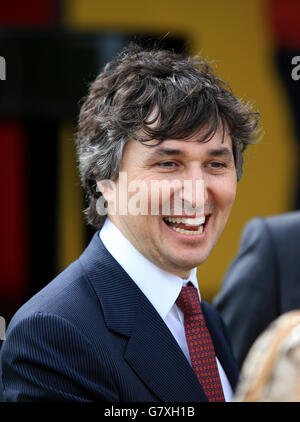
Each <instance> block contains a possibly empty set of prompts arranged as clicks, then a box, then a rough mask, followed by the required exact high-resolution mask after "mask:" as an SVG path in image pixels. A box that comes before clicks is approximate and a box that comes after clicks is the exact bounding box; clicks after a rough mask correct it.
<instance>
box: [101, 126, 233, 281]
mask: <svg viewBox="0 0 300 422" xmlns="http://www.w3.org/2000/svg"><path fill="white" fill-rule="evenodd" d="M200 137H201V132H200V133H199V134H198V135H197V136H193V137H192V138H190V139H186V140H172V139H169V140H165V141H163V142H162V143H161V144H160V145H158V146H152V147H146V146H145V145H143V144H141V143H140V142H137V141H130V142H128V143H127V144H126V146H125V149H124V153H123V159H122V163H121V169H120V172H122V174H126V177H127V183H128V185H130V183H132V182H133V181H137V180H138V181H139V182H137V183H136V185H135V186H136V188H135V189H136V190H135V192H128V204H129V203H130V200H131V199H133V196H134V195H137V192H138V189H139V186H140V190H139V203H140V204H141V203H143V204H145V203H147V204H148V206H149V208H148V212H147V215H141V214H139V215H132V209H131V210H129V211H130V212H126V213H124V206H123V205H122V206H123V212H122V213H120V212H118V209H119V205H120V204H119V202H120V196H119V195H117V196H115V200H113V199H112V196H111V194H110V193H109V192H106V191H104V192H103V193H104V197H105V199H107V201H108V203H109V205H111V203H112V202H114V201H115V204H114V206H115V209H116V213H115V215H113V214H114V213H113V214H110V213H109V217H110V219H111V220H112V222H113V223H114V224H115V225H116V226H117V227H118V228H119V230H120V231H121V232H122V233H123V234H124V235H125V236H126V237H127V239H128V240H129V241H130V242H131V243H132V244H133V245H134V246H135V248H136V249H137V250H138V251H139V252H141V253H142V254H143V255H144V256H145V257H146V258H147V259H149V260H150V261H152V262H153V263H154V264H155V265H157V266H158V267H160V268H162V269H163V270H165V271H168V272H170V273H172V274H176V275H178V276H180V277H183V278H187V277H188V275H189V273H190V270H191V269H192V268H194V267H196V266H198V265H199V264H201V263H202V262H203V261H204V260H205V259H206V258H207V257H208V255H209V254H210V252H211V250H212V249H213V247H214V246H215V244H216V242H217V240H218V238H219V236H220V235H221V233H222V231H223V229H224V227H225V224H226V222H227V219H228V217H229V214H230V210H231V207H232V204H233V202H234V199H235V195H236V185H237V180H236V179H237V176H236V169H235V164H234V157H233V151H232V142H231V139H230V137H229V136H228V135H226V136H225V138H224V141H223V142H222V131H221V130H219V131H218V132H217V133H216V134H215V136H214V137H213V138H212V139H211V140H210V141H208V142H198V141H197V140H198V139H200ZM153 143H155V142H153ZM120 181H121V177H120V176H119V177H118V179H117V180H116V181H115V182H116V188H117V190H118V189H119V187H120ZM187 181H189V182H187ZM197 181H198V182H197ZM173 182H176V183H175V188H172V189H169V191H168V189H167V191H163V190H162V189H160V188H159V187H160V186H161V185H162V184H163V183H166V184H167V186H168V185H170V184H172V183H173ZM196 182H197V183H196ZM98 185H99V186H100V184H99V182H98ZM184 186H189V189H184V188H183V187H184ZM153 187H154V189H153ZM199 187H200V189H199ZM201 187H202V188H201ZM121 189H123V193H124V187H121ZM155 189H156V190H155ZM100 190H102V191H103V189H101V187H100ZM157 190H159V194H158V192H157ZM162 192H164V194H162ZM165 192H167V197H166V195H165ZM155 201H156V202H158V204H155V205H156V208H155V209H156V210H158V213H157V212H154V215H153V207H152V208H151V204H152V205H153V202H155ZM166 203H169V210H168V211H167V213H166V209H168V206H166ZM178 203H180V205H182V206H181V207H179V209H181V210H179V212H178ZM131 205H132V203H131ZM167 205H168V204H167ZM150 208H151V209H150ZM191 209H193V210H194V211H193V213H192V215H191ZM151 212H152V214H151ZM120 214H126V215H120ZM134 214H136V213H134ZM143 214H145V213H143ZM157 214H158V215H157ZM175 218H176V220H175ZM185 218H189V219H190V218H192V220H186V219H185ZM204 219H205V221H204Z"/></svg>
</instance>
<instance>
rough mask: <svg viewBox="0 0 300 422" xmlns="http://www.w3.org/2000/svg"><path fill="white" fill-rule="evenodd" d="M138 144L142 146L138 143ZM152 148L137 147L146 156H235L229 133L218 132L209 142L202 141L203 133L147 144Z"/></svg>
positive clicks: (153, 141)
mask: <svg viewBox="0 0 300 422" xmlns="http://www.w3.org/2000/svg"><path fill="white" fill-rule="evenodd" d="M138 144H140V143H139V142H138ZM147 145H149V146H151V148H149V147H147V146H145V145H143V144H140V146H138V147H137V149H138V150H140V151H141V153H142V154H143V155H144V156H145V157H146V156H149V155H150V156H153V157H156V156H157V157H159V156H162V155H186V156H191V157H193V156H195V155H198V154H206V153H208V154H210V155H212V154H213V153H214V154H215V155H233V148H232V140H231V137H230V136H229V135H228V133H226V132H225V133H223V131H221V130H218V131H217V132H216V133H215V135H214V136H213V137H212V138H211V139H208V140H204V141H203V140H202V136H201V133H199V134H197V135H194V136H192V137H190V138H186V139H166V140H164V141H163V142H161V143H160V144H158V142H157V141H156V140H151V141H149V142H147Z"/></svg>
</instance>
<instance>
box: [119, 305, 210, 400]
mask: <svg viewBox="0 0 300 422" xmlns="http://www.w3.org/2000/svg"><path fill="white" fill-rule="evenodd" d="M125 360H126V361H127V362H128V363H129V365H130V366H131V367H132V368H133V369H134V370H135V371H136V372H137V373H138V374H139V376H140V377H141V378H142V379H143V381H144V382H145V383H146V384H147V385H148V387H149V388H150V389H151V391H152V392H153V393H154V394H155V395H156V396H157V397H158V398H159V399H160V400H162V401H165V402H189V401H194V402H198V401H207V397H206V396H205V394H204V391H203V389H202V387H201V386H200V384H199V382H198V380H197V377H196V375H195V373H194V371H193V370H192V368H191V366H190V364H189V363H188V361H187V359H186V358H185V356H184V354H183V352H182V351H181V349H180V347H179V346H178V344H177V342H176V340H175V339H174V337H173V335H172V334H171V332H170V331H169V329H168V327H167V326H166V324H165V323H164V321H163V320H162V319H161V317H160V316H159V314H158V313H157V312H156V311H155V309H154V308H153V306H152V305H151V304H150V303H149V302H148V300H147V298H145V297H142V298H141V302H140V307H139V311H138V314H137V320H136V325H135V327H134V329H133V332H132V335H131V338H130V340H129V343H128V347H127V350H126V353H125Z"/></svg>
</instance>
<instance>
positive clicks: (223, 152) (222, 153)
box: [150, 147, 233, 159]
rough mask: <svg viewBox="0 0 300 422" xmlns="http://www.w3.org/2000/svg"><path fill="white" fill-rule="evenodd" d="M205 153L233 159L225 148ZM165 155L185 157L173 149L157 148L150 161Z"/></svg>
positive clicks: (178, 150)
mask: <svg viewBox="0 0 300 422" xmlns="http://www.w3.org/2000/svg"><path fill="white" fill-rule="evenodd" d="M207 153H208V155H209V156H211V157H227V158H232V157H233V152H232V151H231V150H230V149H229V148H227V147H222V148H214V149H210V150H208V152H207ZM166 155H167V156H168V155H185V152H184V151H182V150H180V149H174V148H165V147H164V148H158V149H156V150H155V151H154V152H153V153H152V154H151V156H150V159H155V158H158V157H161V156H166Z"/></svg>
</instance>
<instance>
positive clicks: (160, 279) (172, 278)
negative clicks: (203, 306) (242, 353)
mask: <svg viewBox="0 0 300 422" xmlns="http://www.w3.org/2000/svg"><path fill="white" fill-rule="evenodd" d="M100 238H101V240H102V242H103V244H104V246H105V247H106V249H107V250H108V251H109V252H110V254H111V255H112V256H113V257H114V258H115V260H116V261H117V262H118V263H119V264H120V265H121V267H122V268H123V269H124V270H125V272H126V273H127V274H128V275H129V277H130V278H132V280H133V281H134V282H135V283H136V284H137V286H138V287H139V288H140V290H141V291H142V292H143V293H144V295H145V296H146V297H147V298H148V300H149V301H150V302H151V304H152V305H153V307H154V308H155V309H156V311H157V312H158V313H159V315H160V316H161V318H162V319H163V321H164V322H165V324H166V325H167V327H168V328H169V330H170V331H171V333H172V334H173V336H174V337H175V339H176V341H177V343H178V344H179V346H180V348H181V350H182V351H183V353H184V355H185V356H186V358H187V360H188V361H189V363H190V364H191V360H190V354H189V350H188V345H187V342H186V338H185V331H184V315H183V312H182V311H181V310H180V309H179V307H178V306H177V305H176V303H175V301H176V299H177V297H178V296H179V294H180V292H181V288H182V286H183V285H186V284H187V282H188V281H191V282H192V283H193V285H194V286H195V287H196V288H197V290H198V293H199V299H200V300H201V296H200V292H199V286H198V281H197V269H196V268H194V269H193V270H192V271H191V274H190V276H189V278H188V279H187V280H184V279H182V278H180V277H178V276H176V275H173V274H170V273H168V272H166V271H164V270H162V269H160V268H159V267H157V266H156V265H154V264H153V263H152V262H151V261H149V260H148V259H146V258H145V257H144V256H143V255H142V254H141V253H140V252H139V251H138V250H137V249H136V248H135V247H134V246H133V245H132V244H131V243H130V242H129V240H128V239H127V238H126V237H125V236H124V235H123V234H122V233H121V232H120V230H119V229H118V228H117V227H116V226H115V225H114V224H113V223H112V222H111V220H110V219H109V218H106V220H105V223H104V225H103V227H102V229H101V231H100ZM217 365H218V369H219V374H220V378H221V383H222V387H223V391H224V396H225V400H226V401H231V400H232V395H233V392H232V389H231V386H230V383H229V381H228V378H227V376H226V374H225V372H224V370H223V368H222V366H221V364H220V362H219V361H218V358H217Z"/></svg>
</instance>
